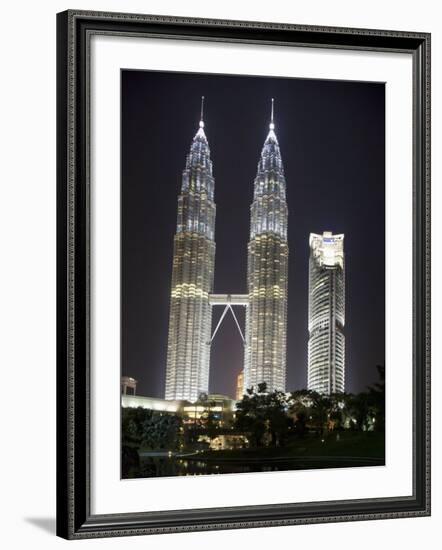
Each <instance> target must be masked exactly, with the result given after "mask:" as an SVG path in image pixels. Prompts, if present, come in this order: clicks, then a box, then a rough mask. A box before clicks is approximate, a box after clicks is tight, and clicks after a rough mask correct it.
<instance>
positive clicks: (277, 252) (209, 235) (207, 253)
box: [165, 100, 288, 402]
mask: <svg viewBox="0 0 442 550" xmlns="http://www.w3.org/2000/svg"><path fill="white" fill-rule="evenodd" d="M214 187H215V181H214V178H213V174H212V161H211V159H210V149H209V144H208V141H207V137H206V135H205V132H204V122H203V112H202V109H201V119H200V123H199V129H198V131H197V133H196V135H195V137H194V138H193V141H192V144H191V147H190V152H189V154H188V155H187V160H186V165H185V168H184V171H183V176H182V185H181V193H180V195H179V197H178V216H177V229H176V233H175V237H174V254H173V267H172V289H171V299H170V317H169V340H168V349H167V370H166V395H165V397H166V399H185V400H188V401H191V402H194V401H196V400H197V399H198V398H199V397H200V396H201V394H207V393H208V389H209V364H210V346H211V341H212V337H211V324H212V323H211V321H212V311H211V310H212V306H213V305H219V304H223V305H225V306H226V310H227V308H230V309H231V310H232V305H234V304H237V305H238V304H239V305H241V306H245V307H246V331H245V336H244V350H245V352H244V353H245V357H244V387H245V388H250V387H252V386H253V387H254V388H256V387H257V385H258V384H260V383H262V382H265V383H266V384H267V390H268V391H272V390H281V391H285V377H286V337H287V270H288V245H287V215H288V211H287V202H286V182H285V177H284V168H283V164H282V159H281V152H280V149H279V144H278V140H277V137H276V134H275V125H274V122H273V100H272V115H271V122H270V127H269V132H268V135H267V138H266V140H265V142H264V146H263V149H262V152H261V157H260V159H259V162H258V170H257V174H256V178H255V182H254V194H253V202H252V205H251V223H250V240H249V245H248V270H247V281H248V294H247V295H237V294H236V295H214V294H213V276H214V268H215V203H214ZM232 313H233V310H232Z"/></svg>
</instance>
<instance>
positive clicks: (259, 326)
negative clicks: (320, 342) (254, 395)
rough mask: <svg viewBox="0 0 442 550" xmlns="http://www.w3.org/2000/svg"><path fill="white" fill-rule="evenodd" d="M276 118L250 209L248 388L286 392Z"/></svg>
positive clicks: (282, 188) (282, 206)
mask: <svg viewBox="0 0 442 550" xmlns="http://www.w3.org/2000/svg"><path fill="white" fill-rule="evenodd" d="M274 130H275V125H274V123H273V100H272V117H271V122H270V128H269V133H268V135H267V139H266V140H265V142H264V147H263V148H262V152H261V158H260V159H259V163H258V170H257V174H256V178H255V185H254V194H253V202H252V206H251V220H250V241H249V246H248V268H247V281H248V294H249V305H248V308H247V314H246V334H247V337H246V346H245V361H244V387H245V388H251V387H254V388H256V387H257V385H258V384H260V383H261V382H265V383H266V384H267V389H268V391H273V390H280V391H285V369H286V339H287V276H288V254H289V252H288V245H287V216H288V211H287V202H286V183H285V177H284V168H283V165H282V160H281V152H280V150H279V145H278V140H277V138H276V134H275V131H274Z"/></svg>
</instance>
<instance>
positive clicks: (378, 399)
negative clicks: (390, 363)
mask: <svg viewBox="0 0 442 550" xmlns="http://www.w3.org/2000/svg"><path fill="white" fill-rule="evenodd" d="M376 368H377V371H378V375H379V382H376V383H375V384H373V386H369V388H368V395H369V399H370V403H371V413H372V417H373V419H374V430H375V431H384V430H385V366H384V365H376Z"/></svg>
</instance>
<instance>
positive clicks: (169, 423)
mask: <svg viewBox="0 0 442 550" xmlns="http://www.w3.org/2000/svg"><path fill="white" fill-rule="evenodd" d="M181 425H182V420H181V417H179V416H177V415H174V414H169V413H164V412H159V411H152V410H150V409H143V408H141V407H137V408H131V407H125V408H123V409H122V426H121V432H122V444H123V447H124V446H128V447H132V448H137V449H138V448H140V447H144V448H147V449H170V450H172V449H176V448H177V447H178V444H179V435H180V429H181Z"/></svg>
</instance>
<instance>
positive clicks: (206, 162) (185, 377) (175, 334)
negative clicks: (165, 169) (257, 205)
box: [165, 98, 215, 402]
mask: <svg viewBox="0 0 442 550" xmlns="http://www.w3.org/2000/svg"><path fill="white" fill-rule="evenodd" d="M203 100H204V98H202V102H201V118H200V123H199V129H198V131H197V133H196V135H195V137H194V138H193V141H192V144H191V147H190V152H189V154H188V155H187V159H186V166H185V168H184V170H183V176H182V185H181V193H180V195H179V197H178V215H177V228H176V234H175V237H174V252H173V266H172V290H171V298H170V316H169V337H168V347H167V369H166V392H165V394H166V395H165V396H166V399H185V400H189V401H192V402H193V401H196V400H197V399H198V397H199V395H200V394H201V393H208V389H209V359H210V331H211V322H212V313H211V306H210V304H209V294H210V293H211V292H212V288H213V275H214V265H215V203H214V188H215V181H214V178H213V174H212V161H211V159H210V149H209V144H208V141H207V138H206V135H205V132H204V121H203Z"/></svg>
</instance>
